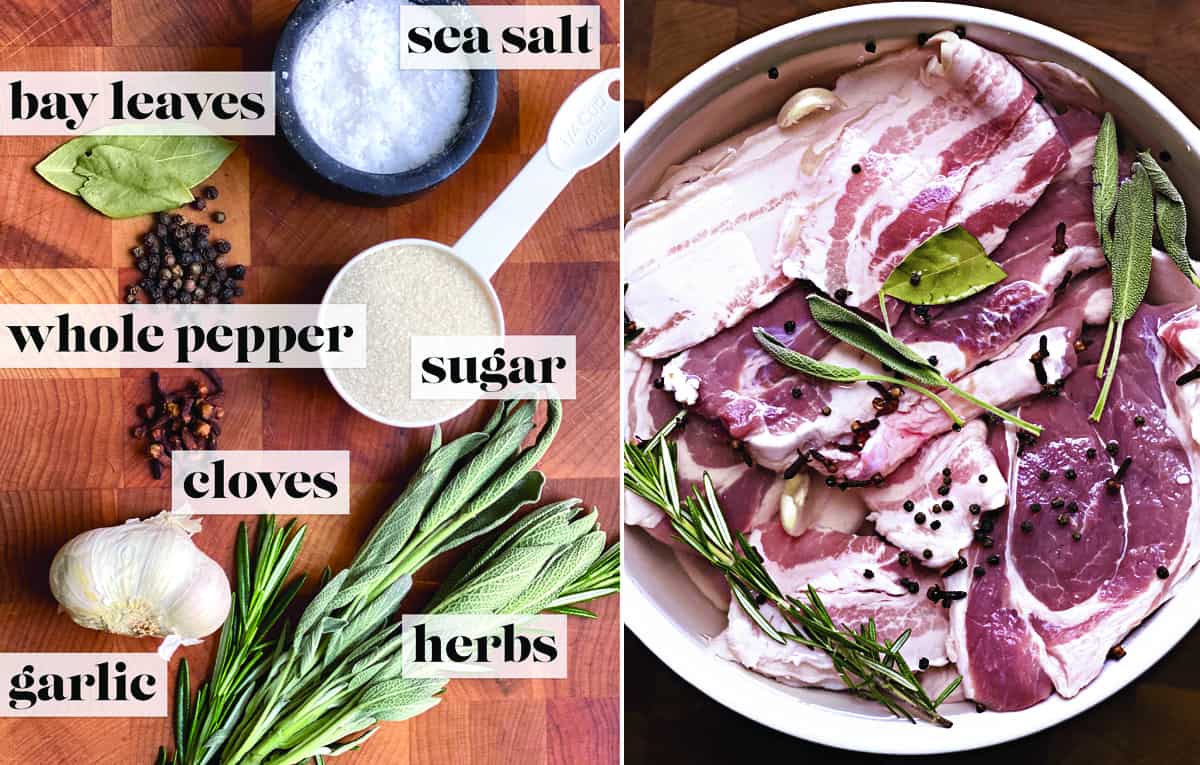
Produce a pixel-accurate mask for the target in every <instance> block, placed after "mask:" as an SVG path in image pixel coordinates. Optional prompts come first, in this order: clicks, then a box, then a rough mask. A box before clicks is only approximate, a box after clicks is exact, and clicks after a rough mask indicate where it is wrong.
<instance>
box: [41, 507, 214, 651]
mask: <svg viewBox="0 0 1200 765" xmlns="http://www.w3.org/2000/svg"><path fill="white" fill-rule="evenodd" d="M198 531H200V521H199V520H194V519H192V518H191V517H190V516H188V515H187V514H186V513H173V512H170V511H163V512H161V513H159V514H158V515H156V516H154V517H153V518H149V519H147V520H144V521H142V520H138V519H136V518H134V519H131V520H129V521H126V522H125V523H124V524H122V525H120V526H110V527H108V528H103V529H93V530H91V531H85V532H84V533H82V534H80V535H79V536H77V537H75V538H74V539H72V540H71V541H69V542H67V543H66V544H65V545H63V546H62V548H61V549H60V550H59V551H58V553H57V554H56V555H55V556H54V561H53V562H52V563H51V564H50V591H51V592H52V593H53V594H54V598H55V600H57V601H58V602H59V604H61V605H62V608H63V610H64V611H66V612H67V613H68V614H69V615H70V617H71V619H72V620H74V622H75V623H76V624H78V625H80V626H81V627H87V628H89V629H94V630H104V631H105V632H112V633H115V634H118V635H133V636H136V637H149V636H154V637H165V638H167V640H166V641H164V643H163V648H162V649H161V650H160V653H167V654H169V653H170V652H171V651H173V650H174V648H175V647H176V646H178V645H190V644H193V643H197V642H199V638H202V637H204V636H205V635H209V634H211V633H212V632H215V631H216V630H217V629H218V628H219V627H220V626H221V625H222V624H223V623H224V621H225V617H226V616H228V615H229V605H230V590H229V578H228V577H227V576H226V575H225V571H224V569H222V568H221V567H220V566H219V565H218V564H217V562H216V561H214V560H213V559H212V558H210V557H208V556H207V555H205V554H204V553H203V552H201V551H200V548H198V547H196V545H195V543H194V542H192V535H193V534H195V533H196V532H198Z"/></svg>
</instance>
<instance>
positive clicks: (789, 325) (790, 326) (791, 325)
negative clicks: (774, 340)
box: [783, 319, 796, 335]
mask: <svg viewBox="0 0 1200 765" xmlns="http://www.w3.org/2000/svg"><path fill="white" fill-rule="evenodd" d="M783 331H784V332H787V333H788V334H789V335H790V334H792V333H793V332H795V331H796V322H794V321H792V320H791V319H788V320H787V321H785V322H784V323H783Z"/></svg>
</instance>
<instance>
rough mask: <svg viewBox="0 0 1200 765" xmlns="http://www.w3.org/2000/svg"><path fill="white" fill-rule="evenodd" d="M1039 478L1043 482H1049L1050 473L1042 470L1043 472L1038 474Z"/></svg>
mask: <svg viewBox="0 0 1200 765" xmlns="http://www.w3.org/2000/svg"><path fill="white" fill-rule="evenodd" d="M1038 478H1040V479H1042V480H1043V481H1049V480H1050V471H1049V470H1046V469H1045V468H1042V471H1041V472H1040V473H1038Z"/></svg>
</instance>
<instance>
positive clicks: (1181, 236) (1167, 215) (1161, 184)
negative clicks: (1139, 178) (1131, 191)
mask: <svg viewBox="0 0 1200 765" xmlns="http://www.w3.org/2000/svg"><path fill="white" fill-rule="evenodd" d="M1138 162H1140V163H1141V165H1142V167H1144V168H1146V174H1147V175H1149V176H1150V185H1151V186H1152V187H1153V188H1154V220H1155V223H1156V224H1157V228H1158V236H1159V238H1160V239H1161V240H1162V245H1163V249H1164V250H1166V251H1167V255H1169V256H1170V258H1171V261H1172V262H1174V263H1175V266H1176V267H1177V268H1178V269H1179V270H1180V271H1182V272H1183V275H1184V276H1186V277H1187V278H1188V280H1189V281H1190V282H1191V283H1192V284H1194V285H1195V286H1197V287H1200V276H1197V275H1196V270H1195V268H1194V267H1193V266H1192V260H1191V257H1190V256H1189V255H1188V247H1187V205H1185V204H1184V202H1183V196H1182V195H1181V194H1180V193H1179V190H1178V189H1177V188H1175V184H1174V183H1172V182H1171V178H1170V176H1168V175H1167V171H1166V170H1164V169H1163V168H1162V166H1161V165H1159V164H1158V162H1157V161H1156V160H1155V159H1154V156H1153V155H1152V154H1151V153H1150V152H1148V151H1142V152H1139V153H1138Z"/></svg>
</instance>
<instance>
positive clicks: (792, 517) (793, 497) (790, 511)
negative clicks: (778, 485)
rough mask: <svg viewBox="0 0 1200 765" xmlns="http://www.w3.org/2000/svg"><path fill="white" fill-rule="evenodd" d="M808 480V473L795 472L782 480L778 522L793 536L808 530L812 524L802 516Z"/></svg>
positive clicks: (806, 497)
mask: <svg viewBox="0 0 1200 765" xmlns="http://www.w3.org/2000/svg"><path fill="white" fill-rule="evenodd" d="M809 481H810V476H809V475H808V473H797V474H796V475H794V476H792V477H791V478H789V479H787V480H786V481H784V484H783V493H782V494H781V495H780V496H779V523H780V525H782V526H783V530H784V531H786V532H787V533H788V534H790V535H791V536H793V537H798V536H800V535H801V534H803V533H804V532H806V531H808V527H809V526H811V525H812V520H811V519H809V518H805V517H804V503H805V502H806V501H807V500H808V485H809Z"/></svg>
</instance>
